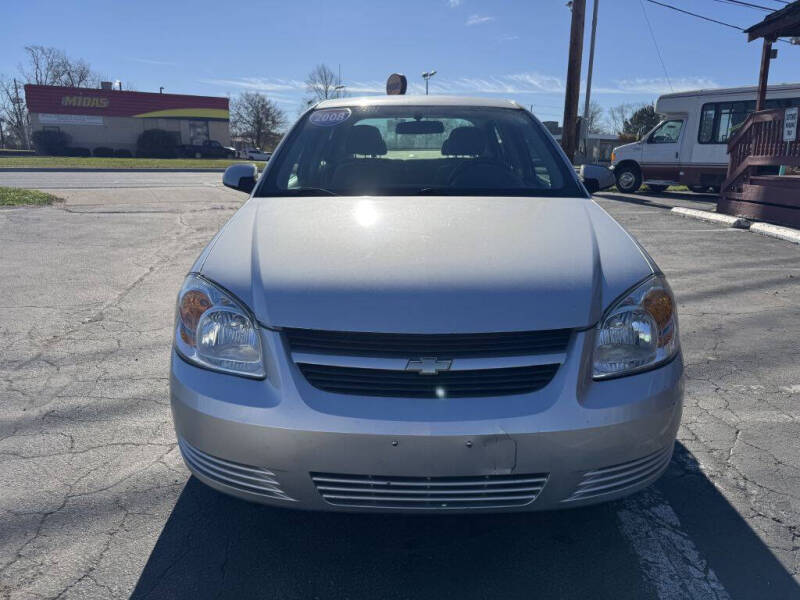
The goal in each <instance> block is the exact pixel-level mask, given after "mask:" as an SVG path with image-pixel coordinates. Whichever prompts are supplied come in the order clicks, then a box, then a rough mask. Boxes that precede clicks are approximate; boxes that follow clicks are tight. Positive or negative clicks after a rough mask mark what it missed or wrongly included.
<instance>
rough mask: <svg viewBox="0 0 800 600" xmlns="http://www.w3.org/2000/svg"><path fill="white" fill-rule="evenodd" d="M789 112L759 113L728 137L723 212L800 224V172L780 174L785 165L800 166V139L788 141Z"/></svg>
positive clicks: (720, 205)
mask: <svg viewBox="0 0 800 600" xmlns="http://www.w3.org/2000/svg"><path fill="white" fill-rule="evenodd" d="M785 114H786V112H785V110H784V109H773V110H762V111H759V112H757V113H753V114H752V115H750V116H749V117H748V118H747V120H746V121H745V122H744V124H743V125H742V127H741V129H739V131H737V132H736V134H735V135H734V136H733V137H732V138H731V140H730V142H728V154H729V156H730V163H729V166H728V176H727V178H726V179H725V183H723V184H722V190H721V193H720V196H719V199H718V200H717V212H720V213H724V214H728V215H736V216H740V217H745V218H747V219H751V220H755V221H767V222H770V223H778V224H779V225H788V226H789V227H798V228H800V177H799V176H797V175H793V176H786V177H779V176H778V167H780V166H781V165H784V166H787V167H800V141H798V140H795V141H793V142H784V141H783V121H784V116H785ZM789 175H791V172H790V173H789Z"/></svg>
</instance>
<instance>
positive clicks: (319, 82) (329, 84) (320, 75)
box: [306, 63, 344, 105]
mask: <svg viewBox="0 0 800 600" xmlns="http://www.w3.org/2000/svg"><path fill="white" fill-rule="evenodd" d="M339 84H340V82H339V80H338V78H337V77H336V73H334V72H333V70H332V69H331V68H330V67H329V66H328V65H326V64H322V63H320V64H318V65H317V66H316V67H314V68H313V69H312V70H311V72H310V73H309V74H308V77H306V91H307V92H308V93H309V94H310V95H311V97H310V98H309V99H308V100H307V101H306V104H308V105H311V104H314V103H315V102H321V101H322V100H327V99H328V98H341V97H342V96H343V95H344V94H343V90H342V89H341V88H339ZM337 88H339V89H337Z"/></svg>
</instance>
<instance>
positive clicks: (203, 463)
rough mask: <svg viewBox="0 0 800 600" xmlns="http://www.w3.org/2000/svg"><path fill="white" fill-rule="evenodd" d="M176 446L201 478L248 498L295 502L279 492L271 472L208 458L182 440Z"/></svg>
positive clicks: (278, 486)
mask: <svg viewBox="0 0 800 600" xmlns="http://www.w3.org/2000/svg"><path fill="white" fill-rule="evenodd" d="M178 446H179V447H180V449H181V454H183V459H184V460H185V461H186V464H187V465H188V466H189V467H190V468H191V469H192V470H193V471H194V472H196V473H197V474H199V475H202V476H203V477H207V478H208V479H211V480H212V481H215V482H217V483H221V484H222V485H225V486H228V487H231V488H235V489H237V490H239V491H242V492H247V493H249V494H256V495H258V496H263V497H265V498H271V499H273V500H288V501H291V502H295V501H296V500H295V499H294V498H292V497H290V496H289V495H287V494H286V493H285V492H284V491H283V490H282V489H281V486H280V483H278V481H277V479H276V478H275V473H273V472H272V471H268V470H267V469H264V468H262V467H251V466H249V465H243V464H241V463H237V462H233V461H230V460H224V459H222V458H217V457H215V456H211V455H210V454H207V453H205V452H203V451H202V450H198V449H197V448H195V447H194V446H192V445H191V444H189V442H187V441H186V440H184V439H183V438H179V439H178Z"/></svg>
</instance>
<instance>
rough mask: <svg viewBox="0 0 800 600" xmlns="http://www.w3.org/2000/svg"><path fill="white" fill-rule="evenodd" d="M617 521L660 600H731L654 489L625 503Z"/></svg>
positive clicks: (670, 508) (673, 512)
mask: <svg viewBox="0 0 800 600" xmlns="http://www.w3.org/2000/svg"><path fill="white" fill-rule="evenodd" d="M617 517H618V519H619V522H620V529H621V530H622V533H623V534H624V535H625V537H626V538H627V539H628V542H630V544H631V546H632V547H633V549H634V551H635V552H636V554H637V556H638V559H639V566H640V567H641V568H642V573H643V574H644V577H645V579H647V581H648V582H649V583H651V584H652V585H653V587H654V588H655V589H656V593H657V594H658V597H659V600H683V599H690V600H730V596H729V595H728V592H727V591H726V590H725V588H724V587H723V586H722V584H721V583H720V581H719V579H717V576H716V574H715V573H714V571H713V569H711V568H709V566H708V564H707V563H706V561H705V560H704V559H703V557H702V556H700V553H699V552H698V550H697V548H696V547H695V545H694V543H693V542H692V540H691V539H690V538H689V536H688V535H687V534H686V533H685V532H684V531H683V530H682V529H681V522H680V520H679V519H678V515H676V514H675V511H674V510H672V507H671V506H670V505H669V503H668V502H667V500H666V499H665V498H664V497H663V496H662V495H661V494H660V493H659V492H658V491H657V490H656V489H654V488H650V489H648V490H645V491H644V492H642V493H640V494H636V495H634V496H632V497H630V498H627V499H625V500H624V501H623V508H622V509H620V510H619V511H618V512H617Z"/></svg>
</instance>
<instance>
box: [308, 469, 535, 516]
mask: <svg viewBox="0 0 800 600" xmlns="http://www.w3.org/2000/svg"><path fill="white" fill-rule="evenodd" d="M311 479H312V480H313V481H314V485H315V486H316V487H317V491H318V492H319V493H320V495H321V496H322V498H323V499H324V500H325V501H326V502H327V503H328V504H333V505H334V506H350V507H361V508H388V509H391V508H397V509H422V508H426V509H439V510H448V509H450V510H452V509H465V508H506V507H514V506H525V505H526V504H530V503H531V502H533V501H534V500H536V497H537V496H538V495H539V492H541V491H542V488H543V487H544V484H545V483H546V482H547V474H546V473H537V474H534V475H485V476H478V477H384V476H378V475H342V474H337V473H311Z"/></svg>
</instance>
